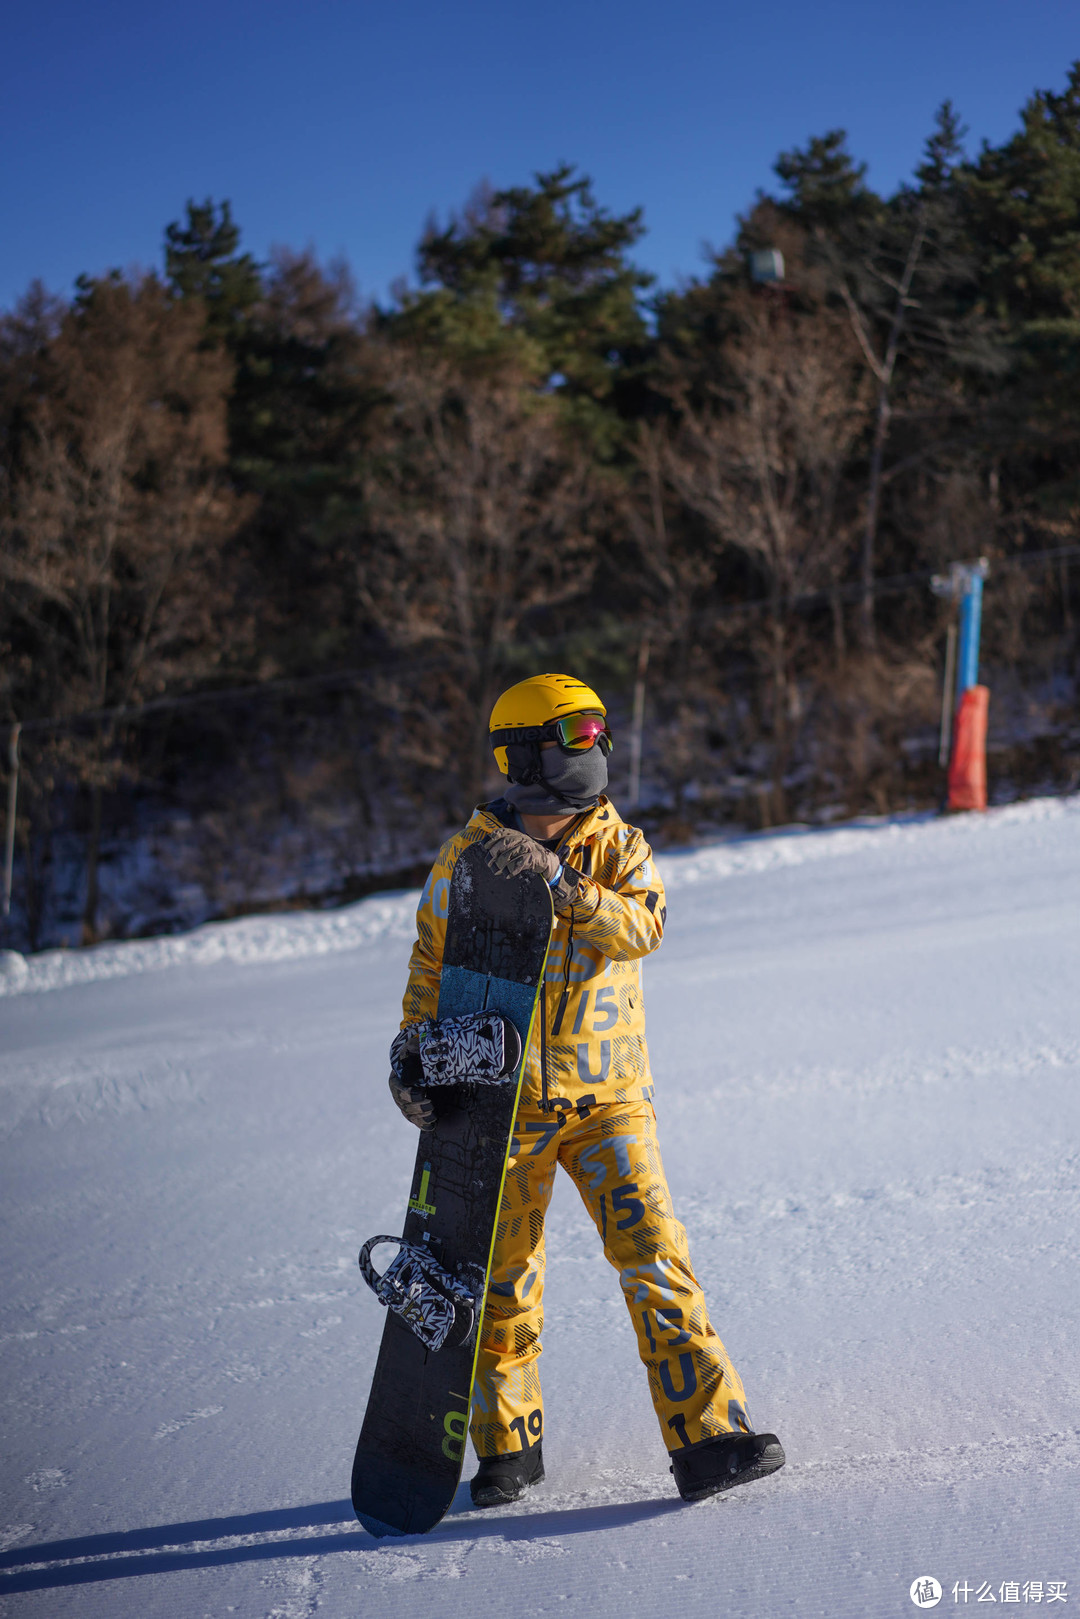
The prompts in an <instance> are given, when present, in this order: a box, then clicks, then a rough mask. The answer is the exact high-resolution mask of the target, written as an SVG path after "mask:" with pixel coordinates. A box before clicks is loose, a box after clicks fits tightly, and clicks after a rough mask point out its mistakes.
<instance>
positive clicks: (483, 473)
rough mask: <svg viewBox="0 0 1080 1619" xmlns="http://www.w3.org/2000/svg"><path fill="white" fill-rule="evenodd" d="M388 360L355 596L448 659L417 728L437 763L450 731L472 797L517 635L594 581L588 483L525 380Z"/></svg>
mask: <svg viewBox="0 0 1080 1619" xmlns="http://www.w3.org/2000/svg"><path fill="white" fill-rule="evenodd" d="M392 361H393V374H392V377H391V380H390V384H389V394H390V398H391V401H392V403H391V419H390V422H389V431H388V438H387V443H386V445H385V449H384V452H383V454H382V455H381V456H380V457H379V458H378V460H377V463H376V465H375V467H374V470H373V472H372V474H371V477H370V480H369V484H368V491H367V493H368V507H369V512H370V518H371V532H370V533H369V534H368V535H367V536H366V537H365V540H364V543H363V547H362V549H361V550H360V552H359V554H358V557H357V586H358V590H359V594H360V598H361V602H362V604H363V607H364V609H365V610H366V611H367V613H368V614H369V615H370V616H371V617H372V619H374V620H375V621H376V622H378V624H379V625H380V627H381V629H382V630H383V632H384V633H385V634H386V635H387V636H388V638H389V639H390V640H391V642H392V644H393V645H395V646H396V647H397V648H399V649H402V650H410V651H414V652H416V653H417V654H418V655H419V654H422V653H424V652H431V653H432V654H437V655H438V661H439V665H440V673H439V677H438V681H437V682H436V681H435V680H431V681H429V682H428V683H427V684H428V688H429V689H428V691H427V692H426V694H425V696H424V698H421V697H420V696H419V695H414V697H413V699H412V703H413V718H414V720H415V721H416V723H417V725H418V727H419V730H420V733H421V736H422V739H423V740H422V746H423V748H424V749H425V750H426V751H427V757H428V760H429V762H431V761H432V754H431V752H430V749H431V748H432V745H433V739H434V738H435V737H436V736H438V735H439V734H442V736H443V738H444V743H443V746H444V748H445V752H446V758H447V760H449V761H451V762H456V764H457V767H458V774H459V779H460V780H461V783H462V787H463V790H464V791H465V792H467V793H468V794H469V795H470V796H472V795H475V794H476V793H478V792H479V791H480V790H481V788H482V784H483V780H484V777H485V775H486V774H487V773H488V771H489V769H490V758H489V754H488V750H487V748H486V745H485V743H484V738H483V736H482V735H481V736H480V737H479V738H478V737H477V731H476V714H477V713H478V712H481V713H483V712H486V710H487V708H488V707H489V706H490V704H491V703H492V702H493V701H494V698H495V696H496V695H497V691H498V688H499V683H500V681H502V680H503V679H504V676H505V673H506V671H507V669H508V668H512V667H513V663H514V654H515V647H516V645H517V642H518V639H519V636H520V634H521V631H522V626H523V625H524V623H525V622H526V620H527V619H528V617H529V615H530V614H532V613H534V612H536V611H537V610H538V609H539V608H549V609H550V608H552V607H556V606H558V604H560V603H561V602H564V601H567V600H569V599H570V598H571V597H572V596H574V595H576V594H578V593H579V592H581V591H583V590H584V589H585V588H586V587H587V585H588V582H589V577H590V570H591V565H592V541H591V537H590V535H589V532H588V523H587V516H588V509H589V504H590V479H589V473H588V468H587V464H586V461H585V458H584V457H582V456H580V455H578V454H577V453H576V452H575V450H574V448H573V446H572V445H571V444H569V443H568V441H567V439H566V437H565V435H564V433H563V431H562V430H561V427H560V421H559V416H558V413H557V409H556V406H555V404H554V401H552V400H551V399H549V398H547V397H545V396H544V395H542V394H538V393H537V392H535V391H534V390H533V389H532V388H531V387H529V386H528V384H527V383H526V382H525V381H523V379H522V378H521V376H520V375H519V374H518V373H517V372H516V371H515V370H513V369H511V368H509V367H507V366H505V365H499V366H497V367H494V368H492V367H485V368H482V369H479V368H478V369H474V370H465V369H463V368H462V367H460V366H455V365H452V364H451V363H450V362H448V361H446V360H441V359H437V358H433V357H431V356H423V357H422V356H419V355H415V354H406V353H403V352H401V351H397V352H395V353H394V354H393V355H392ZM436 704H438V709H439V710H441V717H439V718H437V717H436V714H437V708H436Z"/></svg>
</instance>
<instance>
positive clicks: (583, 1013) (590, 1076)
mask: <svg viewBox="0 0 1080 1619" xmlns="http://www.w3.org/2000/svg"><path fill="white" fill-rule="evenodd" d="M489 731H490V740H491V745H492V747H493V749H494V753H495V759H496V763H497V764H498V767H499V769H500V770H501V771H502V773H503V775H504V776H505V777H506V778H507V786H506V789H505V791H504V793H503V795H502V797H501V798H498V799H496V800H495V801H494V802H493V803H490V804H484V805H481V806H480V807H478V808H477V809H476V810H475V811H474V812H473V815H472V817H471V819H470V820H469V823H468V825H467V826H466V827H464V828H463V830H462V831H460V832H459V833H457V834H456V835H455V836H454V837H453V838H451V839H450V841H449V842H448V843H446V844H445V845H444V846H443V848H442V849H441V850H440V852H439V855H438V858H437V859H436V861H435V864H434V866H433V868H432V871H431V875H430V876H429V878H428V880H427V883H426V885H425V887H424V891H423V895H422V897H421V901H420V906H419V909H418V911H417V940H416V944H415V945H414V946H413V951H412V957H411V961H410V968H409V982H408V987H407V989H406V991H405V998H404V1006H403V1013H404V1015H403V1019H402V1031H403V1033H399V1035H398V1036H397V1037H396V1039H395V1042H394V1048H393V1051H392V1053H391V1061H392V1064H393V1069H394V1071H393V1072H392V1073H391V1076H390V1089H391V1092H392V1094H393V1096H394V1100H395V1101H396V1103H397V1105H398V1107H399V1108H400V1109H401V1111H402V1113H403V1114H404V1115H405V1117H406V1118H407V1119H408V1120H409V1121H410V1122H411V1123H412V1124H415V1125H417V1126H418V1127H419V1128H420V1129H423V1128H424V1127H425V1125H428V1124H430V1123H431V1121H432V1117H433V1114H432V1105H431V1101H430V1099H429V1098H428V1097H427V1095H426V1093H425V1092H424V1091H423V1090H422V1089H421V1088H419V1087H417V1086H414V1085H409V1084H407V1083H406V1082H405V1081H404V1079H403V1077H402V1073H403V1070H404V1066H405V1062H404V1059H405V1056H406V1054H407V1053H408V1052H409V1051H410V1050H412V1049H413V1048H414V1046H416V1045H417V1039H416V1035H415V1033H414V1032H413V1031H415V1029H416V1026H417V1025H418V1024H419V1023H421V1022H422V1020H424V1019H426V1018H429V1017H433V1016H434V1015H435V1010H436V1005H437V998H438V990H439V970H440V966H441V961H442V948H443V941H444V939H445V933H446V925H445V917H446V904H447V894H448V891H449V878H450V874H451V872H452V871H453V868H454V863H455V861H456V860H457V858H458V856H459V855H460V853H461V851H462V850H463V849H464V848H466V847H468V846H469V845H470V844H472V843H477V842H479V843H482V844H483V845H484V846H485V852H486V855H487V859H488V862H489V864H490V866H491V867H492V869H493V870H495V871H497V872H499V873H501V874H502V875H504V876H505V877H506V878H507V879H508V880H513V879H514V878H515V877H516V876H518V875H519V874H521V873H523V872H534V873H536V872H538V873H540V874H542V875H543V876H544V877H545V878H546V879H547V881H548V882H549V883H550V885H551V888H552V891H553V895H554V906H555V931H554V934H553V937H552V943H551V948H550V951H549V954H548V963H547V972H546V982H545V987H544V994H543V996H542V997H541V1001H540V1006H539V1016H538V1020H537V1022H538V1032H537V1034H536V1035H535V1036H534V1039H533V1042H532V1045H531V1047H530V1049H529V1051H528V1053H527V1058H526V1066H525V1073H524V1081H523V1086H522V1092H521V1100H520V1103H519V1106H518V1112H517V1118H516V1122H515V1128H514V1139H513V1141H512V1143H511V1147H510V1157H509V1160H508V1167H507V1173H506V1180H505V1185H504V1190H503V1198H502V1204H501V1207H500V1218H499V1222H498V1227H497V1230H496V1236H495V1250H494V1256H493V1261H492V1268H491V1280H490V1284H489V1287H488V1295H487V1305H486V1309H485V1312H484V1317H483V1322H482V1325H481V1331H480V1344H479V1354H478V1358H477V1368H476V1383H475V1388H474V1398H473V1411H472V1421H471V1424H470V1430H469V1431H470V1434H471V1437H472V1441H473V1444H474V1446H475V1448H476V1452H477V1456H478V1457H479V1468H478V1471H477V1473H476V1476H475V1478H473V1479H472V1480H471V1483H470V1489H471V1494H472V1499H473V1501H474V1503H475V1504H476V1505H477V1506H480V1507H487V1506H497V1505H501V1504H502V1503H504V1502H509V1501H514V1500H516V1499H517V1498H518V1497H519V1496H521V1495H522V1494H523V1493H524V1492H525V1490H526V1489H527V1488H528V1487H529V1486H530V1485H533V1484H538V1483H539V1482H540V1480H541V1479H542V1478H543V1476H544V1464H543V1457H542V1449H541V1441H542V1435H543V1426H544V1416H543V1401H542V1397H541V1391H540V1379H539V1375H538V1368H537V1360H538V1357H539V1355H540V1333H541V1328H542V1324H543V1283H544V1263H545V1261H544V1216H545V1213H546V1210H547V1206H548V1202H549V1200H550V1197H551V1192H552V1187H553V1184H554V1178H555V1169H556V1166H557V1165H558V1164H561V1165H562V1166H563V1168H564V1169H565V1170H567V1171H568V1172H569V1174H570V1176H571V1178H572V1179H573V1181H574V1183H575V1185H576V1186H577V1188H578V1191H579V1192H580V1194H581V1197H582V1199H583V1200H584V1202H585V1205H586V1207H587V1208H588V1210H589V1213H590V1215H591V1216H592V1218H593V1220H594V1222H595V1224H596V1227H597V1230H598V1232H599V1234H600V1240H601V1242H602V1243H603V1246H604V1252H605V1254H606V1255H607V1257H608V1259H609V1260H610V1261H611V1263H612V1264H613V1265H614V1266H615V1267H616V1269H617V1270H618V1272H619V1281H620V1284H621V1286H622V1290H623V1294H624V1296H625V1298H626V1303H627V1307H628V1309H629V1311H630V1316H631V1319H632V1321H633V1324H634V1329H635V1331H636V1333H637V1338H638V1349H639V1353H640V1356H641V1359H642V1361H643V1362H644V1365H645V1368H646V1372H647V1375H648V1380H649V1392H650V1394H651V1396H652V1401H653V1406H654V1408H655V1411H656V1415H657V1418H658V1419H659V1422H660V1429H661V1433H662V1435H663V1438H664V1442H665V1445H666V1447H667V1449H668V1450H669V1451H670V1453H671V1470H672V1472H673V1473H674V1476H675V1482H676V1484H677V1486H678V1488H679V1492H680V1494H681V1495H682V1496H683V1497H684V1499H686V1500H690V1501H695V1500H700V1499H702V1498H703V1497H705V1496H708V1495H713V1494H716V1493H717V1492H718V1491H720V1490H726V1489H729V1488H730V1487H731V1486H732V1485H736V1484H742V1483H746V1482H748V1481H750V1480H752V1479H755V1478H761V1477H764V1476H766V1475H767V1474H769V1473H772V1472H775V1471H776V1469H777V1468H779V1467H782V1466H783V1464H784V1452H783V1449H782V1448H781V1445H780V1442H779V1440H778V1439H777V1438H776V1435H775V1434H768V1433H764V1434H759V1433H755V1432H754V1430H753V1428H752V1427H751V1424H750V1420H749V1418H748V1416H747V1412H746V1400H745V1395H744V1393H743V1386H742V1382H741V1381H740V1378H739V1374H738V1373H737V1371H736V1370H735V1368H734V1366H733V1365H732V1363H731V1361H730V1360H729V1358H728V1355H727V1352H726V1350H725V1349H724V1346H723V1344H722V1343H721V1341H720V1339H719V1337H718V1336H717V1334H716V1332H715V1331H714V1329H713V1327H712V1325H711V1324H710V1321H709V1318H708V1314H707V1311H706V1307H705V1299H704V1296H703V1294H702V1291H701V1288H700V1286H699V1284H698V1282H697V1280H696V1279H695V1276H694V1273H693V1270H692V1268H691V1265H690V1255H689V1252H688V1248H687V1241H686V1233H685V1231H684V1230H683V1227H682V1226H681V1225H680V1224H679V1222H678V1221H677V1220H676V1218H675V1215H674V1211H673V1209H672V1206H671V1198H670V1195H669V1193H668V1188H667V1182H666V1180H665V1177H664V1170H663V1166H662V1163H661V1160H660V1153H659V1148H658V1145H657V1138H656V1117H655V1114H654V1111H653V1105H652V1095H653V1085H652V1077H651V1073H650V1069H649V1057H648V1051H647V1049H646V1045H645V1016H644V1009H643V1006H642V997H641V967H640V963H641V959H642V958H643V957H644V956H647V955H648V954H649V953H650V952H651V951H653V950H655V949H656V948H657V946H658V945H659V943H660V940H661V938H662V936H663V929H664V921H665V916H666V909H665V904H664V889H663V884H662V883H661V880H660V877H659V874H658V872H657V870H656V866H655V864H654V862H653V858H652V851H651V850H650V848H649V845H648V844H647V843H646V841H645V839H644V837H643V835H642V834H641V832H640V831H639V830H638V829H637V828H636V827H633V826H628V825H627V824H626V823H625V822H624V821H623V820H622V819H621V818H620V816H619V815H618V813H617V811H616V810H615V808H614V806H613V805H612V803H611V801H610V800H609V799H608V798H607V797H606V796H604V788H605V787H606V786H607V776H608V766H607V761H608V755H609V754H610V752H611V748H612V738H611V732H610V730H609V728H608V725H607V711H606V709H605V707H604V705H603V703H602V702H601V701H600V698H599V697H598V696H597V694H596V692H595V691H593V690H592V689H591V688H590V687H589V686H587V685H585V684H583V683H582V682H581V681H579V680H574V679H572V678H570V677H569V676H566V675H558V674H546V675H536V676H533V677H532V678H531V679H528V680H523V681H520V682H518V684H516V685H514V686H511V687H510V689H509V690H508V691H506V692H504V693H503V695H502V696H501V697H500V698H499V699H498V701H497V702H496V704H495V707H494V708H493V710H492V713H491V719H490V723H489ZM403 1035H404V1038H403Z"/></svg>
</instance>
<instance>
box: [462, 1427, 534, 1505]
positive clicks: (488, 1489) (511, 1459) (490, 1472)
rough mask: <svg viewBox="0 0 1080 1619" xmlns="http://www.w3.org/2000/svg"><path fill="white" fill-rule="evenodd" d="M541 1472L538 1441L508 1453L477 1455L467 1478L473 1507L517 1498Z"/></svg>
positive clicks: (503, 1503)
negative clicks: (477, 1463) (473, 1473)
mask: <svg viewBox="0 0 1080 1619" xmlns="http://www.w3.org/2000/svg"><path fill="white" fill-rule="evenodd" d="M543 1476H544V1457H543V1454H542V1452H541V1441H540V1440H539V1439H538V1440H537V1442H536V1444H535V1445H530V1446H529V1448H528V1450H515V1451H511V1452H510V1454H509V1455H508V1456H481V1457H480V1466H479V1468H478V1469H477V1473H476V1477H475V1478H473V1479H470V1480H469V1493H470V1494H471V1496H472V1498H473V1506H474V1507H501V1506H505V1505H506V1503H507V1502H508V1501H517V1500H518V1499H519V1497H521V1496H523V1495H524V1494H525V1491H526V1490H527V1489H529V1488H530V1487H531V1486H532V1485H533V1484H539V1483H540V1480H541V1479H542V1478H543Z"/></svg>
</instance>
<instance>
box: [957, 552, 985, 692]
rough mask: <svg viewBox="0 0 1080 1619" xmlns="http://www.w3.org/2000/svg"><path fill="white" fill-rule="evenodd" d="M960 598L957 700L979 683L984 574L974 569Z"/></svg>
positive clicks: (965, 582) (965, 583)
mask: <svg viewBox="0 0 1080 1619" xmlns="http://www.w3.org/2000/svg"><path fill="white" fill-rule="evenodd" d="M964 585H965V589H964V594H963V596H962V597H961V599H960V656H959V657H958V658H957V660H956V697H957V701H959V700H960V698H961V697H962V696H963V695H964V693H965V692H966V691H969V690H970V688H971V687H972V686H977V685H978V683H979V631H980V629H981V627H982V595H983V582H982V576H981V575H980V574H979V573H977V572H976V571H975V570H974V569H972V570H971V572H970V573H969V574H968V576H967V579H966V580H965V581H964Z"/></svg>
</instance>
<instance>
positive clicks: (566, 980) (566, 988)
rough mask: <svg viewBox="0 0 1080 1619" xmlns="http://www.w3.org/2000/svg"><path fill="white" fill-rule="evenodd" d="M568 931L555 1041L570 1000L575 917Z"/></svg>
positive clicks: (552, 1030) (556, 1018)
mask: <svg viewBox="0 0 1080 1619" xmlns="http://www.w3.org/2000/svg"><path fill="white" fill-rule="evenodd" d="M567 930H568V932H567V940H566V959H565V961H564V963H563V992H562V994H561V995H560V997H559V1010H558V1011H557V1012H556V1013H555V1022H554V1023H553V1024H552V1025H551V1038H552V1039H553V1040H557V1039H558V1038H559V1030H560V1029H561V1028H562V1020H563V1013H564V1012H565V1011H566V1003H567V1001H568V1000H569V999H570V963H571V961H572V960H573V956H574V919H573V917H571V918H570V920H569V922H568V923H567Z"/></svg>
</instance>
